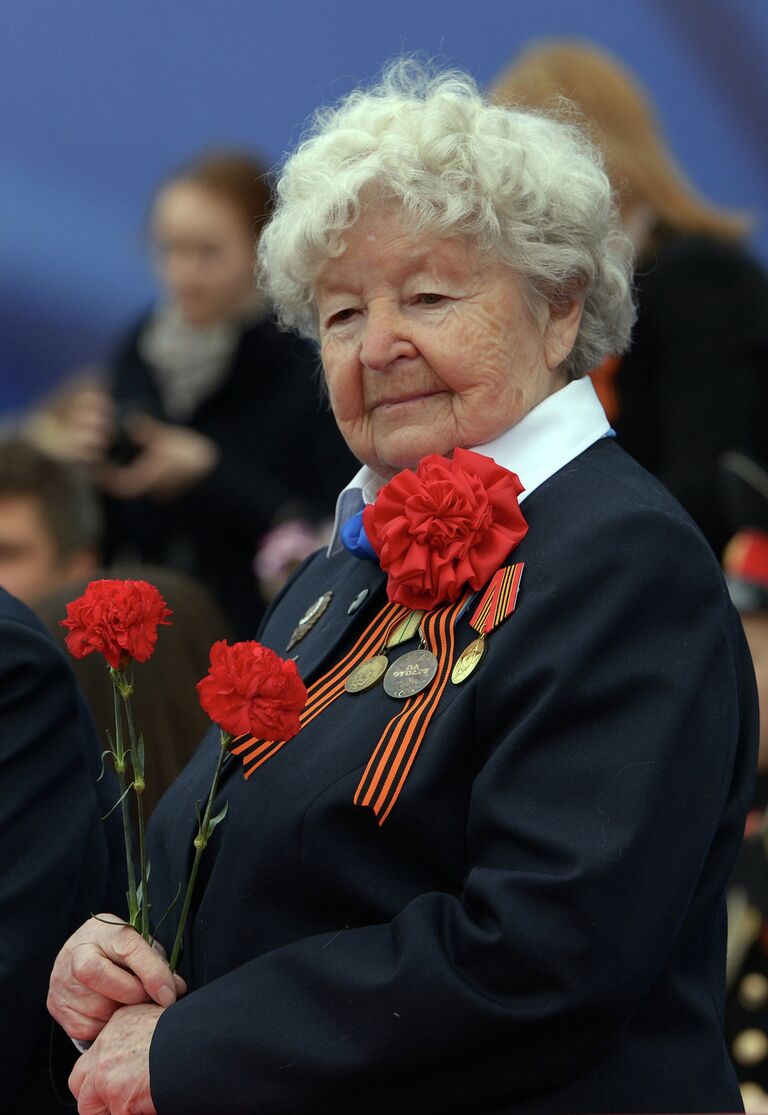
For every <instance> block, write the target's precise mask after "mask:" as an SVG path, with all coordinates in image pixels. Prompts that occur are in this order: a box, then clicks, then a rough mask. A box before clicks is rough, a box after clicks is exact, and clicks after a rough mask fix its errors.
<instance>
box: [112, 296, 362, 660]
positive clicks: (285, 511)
mask: <svg viewBox="0 0 768 1115" xmlns="http://www.w3.org/2000/svg"><path fill="white" fill-rule="evenodd" d="M146 320H147V319H143V320H142V321H141V322H140V324H139V325H138V326H137V328H136V329H135V330H134V331H133V333H132V334H131V335H130V336H129V338H128V339H127V341H126V343H125V345H124V346H123V347H122V349H121V350H120V351H119V353H118V354H117V357H116V359H115V362H114V366H113V370H112V375H113V388H112V390H113V394H114V396H115V399H116V401H117V404H118V409H119V411H120V413H121V414H122V415H129V414H131V413H134V412H139V413H144V414H149V415H151V416H152V417H154V418H159V419H161V420H162V421H164V422H168V421H171V419H170V418H169V416H168V414H167V413H166V412H165V410H164V408H163V402H162V397H161V394H160V391H159V388H158V385H157V382H156V380H155V378H154V376H153V374H152V369H151V367H150V366H149V365H148V364H147V363H146V361H145V360H144V358H143V357H142V355H141V352H140V349H139V339H140V337H141V333H142V330H143V329H144V327H145V325H146ZM318 365H319V360H318V356H317V353H316V352H315V350H314V349H313V348H312V347H311V346H310V345H308V344H306V343H305V342H303V341H301V340H299V339H298V338H297V337H295V336H292V335H289V334H287V333H281V332H280V331H279V330H278V329H277V327H276V326H275V325H274V323H273V322H272V321H270V320H269V319H268V318H264V319H262V320H260V321H258V322H257V323H256V324H254V325H251V326H250V327H249V328H247V329H246V330H244V332H243V334H242V336H241V338H240V343H239V345H238V347H237V349H236V350H235V353H234V355H233V357H232V360H231V365H230V368H229V371H228V373H227V375H226V377H225V378H224V380H223V382H222V383H221V384H220V386H219V387H218V388H217V389H216V390H215V391H214V392H213V393H212V394H211V395H210V396H209V397H208V398H206V399H204V400H203V401H202V402H201V403H200V405H199V406H198V408H197V410H196V411H195V412H194V413H193V414H192V416H191V417H190V418H189V419H187V420H186V421H185V422H184V423H183V425H185V426H187V427H189V428H190V429H192V430H196V431H197V432H198V433H201V434H204V435H205V436H206V437H208V438H210V439H211V441H213V442H214V443H215V444H216V446H217V447H218V449H219V452H220V457H219V461H218V463H217V464H216V466H215V467H214V469H213V470H212V471H211V472H210V473H209V475H208V476H207V477H205V479H204V480H203V481H202V482H201V483H199V484H197V485H196V486H195V487H194V488H192V489H190V490H189V492H187V493H186V494H184V495H182V496H180V497H178V498H176V499H173V500H170V501H168V500H164V501H159V502H158V501H152V500H147V499H136V500H129V501H119V502H118V501H112V503H111V504H110V505H109V516H108V532H107V534H108V537H107V542H108V550H109V554H108V557H109V558H110V559H111V560H120V561H126V560H139V561H144V562H153V563H156V564H159V565H170V566H172V567H173V568H176V569H180V570H181V571H182V572H184V573H188V574H190V575H191V576H193V577H196V578H198V579H199V580H200V581H202V583H203V584H205V585H206V587H207V588H208V589H209V590H210V591H211V592H212V593H213V594H214V596H215V597H216V599H217V600H218V603H219V605H220V606H221V607H222V608H223V609H224V611H225V613H226V614H227V615H228V616H229V618H230V621H231V622H232V624H233V626H234V628H235V631H236V633H237V634H238V635H239V636H240V637H241V638H253V636H254V633H255V631H256V628H257V626H258V622H259V619H260V618H261V615H262V614H263V611H264V603H263V601H262V600H261V599H260V597H259V595H258V590H257V587H256V582H255V577H254V573H253V558H254V554H255V552H256V547H257V544H258V541H259V539H260V538H261V536H262V535H263V534H264V533H265V532H266V531H267V530H269V529H270V527H272V526H274V525H275V521H276V518H277V517H289V516H291V515H306V516H308V517H309V518H312V519H321V518H323V517H325V518H332V517H333V512H334V506H335V501H336V496H337V494H338V492H339V491H340V489H341V488H342V487H343V486H344V485H345V484H346V483H347V481H348V480H349V478H350V477H351V476H352V475H354V473H355V472H356V470H357V468H358V467H359V465H358V464H357V463H356V462H355V460H354V458H353V457H352V454H351V453H350V452H349V450H348V449H347V447H346V445H345V444H344V442H343V440H342V438H341V435H340V434H339V432H338V429H337V427H336V423H335V422H334V420H333V417H332V415H331V413H330V410H329V408H328V405H327V403H326V402H325V401H324V400H323V398H322V392H321V386H320V380H319V372H318Z"/></svg>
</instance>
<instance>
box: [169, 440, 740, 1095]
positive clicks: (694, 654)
mask: <svg viewBox="0 0 768 1115" xmlns="http://www.w3.org/2000/svg"><path fill="white" fill-rule="evenodd" d="M523 509H524V514H525V516H526V519H527V520H528V523H529V526H530V529H529V532H528V534H527V536H526V537H525V539H524V540H523V542H522V543H521V544H520V546H519V547H518V549H517V550H516V551H515V552H514V554H513V555H512V559H513V560H515V561H522V562H524V563H525V570H524V573H523V579H522V584H521V588H520V595H519V600H518V605H517V609H516V611H515V612H514V613H513V615H511V616H510V617H509V618H508V619H507V620H506V622H505V623H504V624H503V625H502V626H501V627H500V628H499V629H498V630H497V631H495V632H494V633H493V634H492V635H491V636H490V639H489V645H488V651H487V655H486V658H485V660H484V661H483V662H482V664H481V665H480V667H479V668H478V669H477V670H476V671H475V673H474V674H473V675H472V676H471V678H470V679H469V680H467V681H466V682H465V683H464V684H463V685H461V686H456V685H453V684H451V683H449V684H448V688H447V689H446V691H445V693H444V695H443V697H442V698H441V702H440V705H439V706H438V710H437V714H436V716H435V718H434V720H433V721H432V724H431V726H430V728H429V731H428V732H427V735H426V738H425V740H424V743H423V744H422V747H421V750H420V751H419V754H418V756H417V758H416V761H415V763H414V765H413V768H412V770H411V772H410V775H409V777H408V780H407V782H406V784H405V788H404V790H403V792H402V794H401V796H400V798H399V800H398V802H397V804H396V805H395V807H394V810H393V811H392V813H391V814H390V816H389V818H388V819H387V821H386V823H385V824H384V825H383V827H379V826H378V825H377V823H376V819H375V817H374V816H373V814H372V812H371V811H370V810H368V809H362V808H358V807H356V806H355V805H354V804H353V800H352V799H353V795H354V792H355V788H356V786H357V784H358V781H359V779H360V777H361V774H362V772H363V770H364V768H365V765H366V763H367V761H368V759H369V757H370V755H371V752H372V751H373V749H374V747H375V745H376V743H377V740H378V739H379V736H380V734H381V732H382V730H383V728H384V725H385V724H386V723H387V722H388V721H389V719H390V718H391V717H392V716H393V715H394V713H396V712H397V711H398V709H400V708H401V707H402V705H400V704H399V703H398V702H396V701H394V700H393V699H391V698H390V697H388V696H387V695H386V694H385V693H384V691H383V689H382V687H381V685H379V686H376V687H374V688H372V689H370V690H368V691H367V692H365V693H360V694H355V695H352V694H344V695H343V696H342V697H340V698H339V699H338V700H337V701H336V702H335V703H334V704H333V705H332V706H331V707H330V708H329V709H328V710H327V711H326V712H325V713H323V714H322V715H320V716H319V717H317V719H315V720H314V721H313V722H312V723H311V724H309V725H308V726H307V727H306V728H305V729H304V730H303V731H302V732H301V733H300V734H299V735H298V736H297V737H296V738H295V739H293V740H291V741H290V742H289V743H288V744H286V745H285V746H284V747H283V748H282V750H280V751H279V752H278V753H277V754H276V755H275V756H274V757H273V758H271V759H270V760H269V761H268V762H267V763H266V764H265V765H264V766H262V767H261V768H260V769H259V770H257V771H256V773H255V774H254V775H253V776H252V777H251V778H250V779H249V780H248V781H246V780H244V779H243V777H242V773H241V770H242V767H241V763H240V760H239V759H237V758H234V757H233V758H232V759H230V760H229V762H228V765H227V767H226V770H225V775H224V780H223V784H222V788H221V792H220V800H219V802H218V803H217V808H218V807H219V806H220V805H221V804H222V803H223V801H224V800H228V802H229V813H228V816H227V818H226V820H225V821H224V823H223V824H221V825H219V827H218V828H217V829H216V831H215V835H214V837H213V840H212V843H211V845H210V846H209V848H208V849H207V852H206V857H205V858H204V859H203V868H202V872H201V877H200V889H199V891H198V898H197V901H196V903H195V909H194V911H193V920H192V927H191V932H189V933H188V935H187V945H186V949H185V953H184V956H183V963H182V972H183V974H184V975H185V976H186V978H187V979H188V980H189V981H190V987H191V991H190V993H189V995H188V996H187V997H186V998H184V999H182V1000H180V1001H179V1002H178V1003H176V1004H175V1005H174V1006H172V1007H171V1008H170V1009H168V1010H167V1011H165V1012H164V1014H163V1015H162V1017H161V1018H160V1021H159V1023H158V1026H157V1029H156V1031H155V1035H154V1039H153V1042H152V1047H151V1052H150V1071H151V1087H152V1095H153V1098H154V1102H155V1104H156V1107H157V1110H158V1113H159V1115H175V1113H176V1112H179V1111H184V1112H185V1115H210V1112H211V1111H215V1110H220V1109H221V1103H222V1097H226V1101H225V1105H226V1109H227V1111H228V1112H229V1113H230V1115H246V1113H248V1115H250V1113H251V1112H255V1111H259V1112H263V1113H264V1115H273V1113H278V1112H279V1113H282V1115H295V1113H296V1112H302V1113H306V1115H310V1113H313V1112H359V1111H365V1112H367V1113H382V1115H383V1113H385V1112H386V1113H391V1112H393V1111H397V1112H401V1113H404V1115H417V1113H418V1115H424V1113H428V1112H431V1113H438V1112H439V1113H442V1115H447V1113H451V1112H454V1113H459V1112H461V1113H467V1112H478V1113H480V1112H482V1113H485V1115H491V1113H493V1115H502V1113H504V1115H512V1113H513V1112H514V1113H525V1115H536V1113H542V1115H543V1113H544V1112H547V1113H552V1112H568V1113H571V1115H573V1113H576V1112H591V1113H593V1115H594V1113H596V1112H617V1111H621V1112H659V1111H675V1112H683V1111H688V1112H694V1111H695V1112H703V1111H735V1110H739V1109H740V1100H739V1092H738V1088H737V1085H736V1080H735V1077H734V1075H733V1070H732V1068H731V1065H730V1062H729V1059H728V1055H727V1052H726V1049H725V1045H724V1042H723V1036H722V1007H723V970H724V952H725V907H724V901H723V890H724V887H725V883H726V880H727V878H728V874H729V872H730V869H731V866H732V864H733V861H734V858H735V855H736V852H737V850H738V847H739V844H740V841H741V834H742V831H743V824H744V815H745V811H746V808H747V806H748V803H749V801H750V798H751V793H752V782H753V771H754V762H755V746H756V700H755V693H754V680H753V677H752V672H751V667H750V663H749V657H748V651H747V649H746V646H745V643H744V640H743V635H742V631H741V628H740V625H739V622H738V617H737V616H736V614H735V612H734V610H733V608H732V607H731V604H730V601H729V599H728V594H727V592H726V589H725V586H724V584H723V581H722V577H721V575H720V570H719V568H718V565H717V562H716V561H715V559H714V556H713V555H712V553H711V551H710V549H709V547H708V546H707V545H706V544H705V542H704V540H703V539H702V537H701V535H700V533H699V531H698V530H697V529H696V528H695V527H694V526H693V524H692V523H691V522H690V520H689V518H688V516H687V515H686V514H685V513H684V512H683V511H682V510H681V509H680V507H679V506H678V504H677V503H676V502H675V501H674V500H673V499H672V498H671V497H670V496H669V494H668V493H667V492H666V491H664V490H663V489H662V488H661V486H660V485H658V484H657V483H656V481H654V480H653V479H652V478H651V477H649V476H648V475H647V474H646V473H645V472H644V471H643V470H642V469H640V468H639V467H638V466H637V465H636V464H635V463H634V462H633V461H632V460H631V459H630V458H629V457H628V456H627V455H626V454H624V453H623V452H622V451H621V449H619V448H618V447H617V445H616V444H615V443H614V442H612V441H611V440H610V439H607V440H606V439H604V440H601V441H599V442H598V443H597V444H595V445H594V446H592V447H591V448H590V449H588V450H587V451H586V452H584V453H583V454H581V455H580V456H579V457H577V458H576V459H575V460H573V461H572V462H571V463H570V464H568V465H567V466H566V467H564V468H563V469H561V470H560V471H559V472H558V473H557V474H556V475H554V476H553V477H551V478H550V479H549V480H548V481H546V482H545V483H544V484H543V485H542V486H541V487H539V488H537V489H536V490H535V491H534V492H533V493H532V494H531V495H530V497H529V498H528V499H527V500H526V501H525V503H524V504H523ZM383 582H384V578H383V575H382V573H381V572H380V570H379V569H378V568H377V567H376V566H375V565H374V564H372V563H370V562H366V561H358V560H357V559H355V558H354V557H352V556H351V555H348V554H346V553H345V554H342V555H339V556H337V557H334V558H331V559H330V560H329V559H328V558H327V557H326V556H325V554H322V553H321V554H318V555H317V556H315V557H314V558H313V559H311V560H310V562H309V564H308V565H307V566H306V567H305V568H304V569H303V571H301V572H300V574H299V575H298V576H297V578H296V579H295V580H294V581H293V582H292V583H291V585H290V586H289V587H288V588H287V590H286V591H285V592H284V593H283V595H282V597H281V598H280V599H279V600H278V601H277V603H276V605H275V607H274V608H273V610H272V611H271V613H270V614H269V616H268V617H267V621H266V625H265V627H264V629H263V632H262V638H263V640H264V641H265V642H266V643H267V644H268V645H269V646H271V647H273V648H274V649H275V650H277V651H278V652H279V653H281V654H285V653H286V646H287V643H288V640H289V637H290V635H291V632H292V631H293V629H294V627H295V626H296V623H297V621H298V620H299V618H300V617H301V616H302V615H303V614H304V613H305V612H306V611H307V609H308V608H309V607H310V605H312V603H313V602H314V601H315V600H316V599H317V598H318V597H319V596H320V594H321V593H323V592H326V591H331V592H333V594H334V595H333V598H332V602H331V606H330V607H329V608H328V610H327V611H326V613H325V614H324V616H323V617H322V618H321V619H320V620H319V621H318V622H317V623H316V624H315V626H314V627H313V628H312V630H311V631H310V632H309V634H308V635H307V636H306V637H305V638H304V639H303V640H302V641H301V642H300V643H299V644H298V645H297V646H296V648H295V650H293V651H291V652H290V653H292V654H293V653H297V654H298V666H299V668H300V669H301V671H302V673H303V675H304V677H305V679H308V680H312V679H313V678H315V677H317V676H319V675H320V674H321V673H322V672H325V671H326V670H327V669H329V668H330V666H331V665H332V664H333V663H335V662H337V661H338V660H339V658H340V657H341V655H342V654H343V653H344V652H345V650H346V649H347V648H348V647H349V646H350V645H351V643H352V642H353V640H354V638H355V637H357V635H358V634H359V633H360V631H361V630H362V628H363V626H364V625H365V624H366V623H367V622H369V621H370V619H371V618H372V616H373V614H375V611H376V610H377V609H378V608H380V607H381V605H382V603H383V602H384V599H385V597H384V592H383ZM364 588H367V589H369V590H370V595H369V597H368V599H367V601H366V604H365V605H364V606H363V607H362V608H360V610H358V611H357V612H355V613H354V614H353V615H351V616H350V615H349V614H348V607H349V605H350V604H351V602H352V601H353V600H355V598H356V597H357V596H358V594H359V593H360V592H361V591H362V589H364ZM470 614H471V613H470ZM472 638H474V632H473V631H472V630H471V629H470V627H469V623H468V617H467V615H465V616H464V617H463V618H462V619H461V620H460V621H459V622H458V624H457V653H458V652H459V651H460V650H461V649H463V647H465V646H466V645H468V643H469V642H470V640H471V639H472ZM405 649H409V648H407V647H406V648H405ZM397 653H399V650H398V652H395V654H397ZM394 656H395V655H394V654H391V655H390V660H391V659H392V658H393V657H394ZM217 747H218V739H217V735H216V734H215V733H214V734H212V735H211V736H209V737H208V738H207V740H206V741H205V742H204V743H203V745H202V746H201V749H200V751H199V752H198V754H197V755H196V756H195V758H194V759H193V760H192V762H191V763H190V765H189V767H188V768H187V769H186V771H185V772H184V773H183V774H182V775H181V776H180V778H179V779H178V781H177V782H176V784H175V786H174V787H173V788H172V789H171V791H170V792H169V793H168V794H167V795H166V797H165V798H164V800H163V801H162V802H161V803H160V805H159V806H158V809H157V811H156V813H155V816H154V818H153V824H152V826H151V830H150V842H151V849H152V863H153V886H154V891H153V894H154V898H155V901H156V903H157V908H158V909H161V908H163V907H164V904H165V900H166V898H170V897H171V896H172V895H173V894H174V893H175V891H176V888H177V885H178V881H179V875H180V874H181V873H182V871H183V870H185V869H186V870H188V865H189V860H190V852H191V850H192V837H193V835H194V830H195V820H194V802H195V800H196V799H199V798H204V797H205V794H206V792H207V788H208V786H209V784H210V778H211V773H212V770H213V766H214V764H215V760H216V751H217ZM184 864H186V865H187V866H186V868H184V866H183V865H184ZM173 932H174V927H173V926H172V925H171V926H164V927H163V930H162V931H161V937H163V939H164V940H166V941H168V940H170V939H172V937H173Z"/></svg>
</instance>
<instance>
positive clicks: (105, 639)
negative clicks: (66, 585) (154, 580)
mask: <svg viewBox="0 0 768 1115" xmlns="http://www.w3.org/2000/svg"><path fill="white" fill-rule="evenodd" d="M172 614H173V613H172V612H171V610H170V608H169V607H168V606H167V605H166V603H165V600H163V598H162V596H161V595H160V593H159V592H158V590H157V589H156V588H155V586H154V585H150V584H149V583H148V582H147V581H117V580H115V581H109V580H104V581H91V583H90V584H89V585H88V587H87V589H86V590H85V592H84V593H83V595H82V596H79V597H78V598H77V600H73V601H72V602H71V603H70V604H67V618H66V619H63V620H62V621H61V624H62V627H67V628H69V633H68V635H67V638H66V643H67V649H68V650H69V653H70V654H71V655H73V656H74V657H75V658H85V656H86V655H87V654H93V653H94V651H97V652H98V653H99V654H103V655H104V657H105V658H106V660H107V662H108V663H109V665H110V666H111V667H112V669H113V670H118V669H122V668H123V667H124V666H127V664H128V663H129V662H130V661H131V660H135V661H136V662H146V661H147V659H148V658H150V657H151V655H152V652H153V651H154V649H155V644H156V642H157V628H158V626H159V624H161V623H162V624H167V623H168V622H169V621H168V618H167V617H168V616H170V615H172Z"/></svg>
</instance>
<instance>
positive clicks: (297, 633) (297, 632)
mask: <svg viewBox="0 0 768 1115" xmlns="http://www.w3.org/2000/svg"><path fill="white" fill-rule="evenodd" d="M332 598H333V593H332V592H324V593H323V595H322V596H318V598H317V600H316V601H315V602H314V604H311V605H310V607H309V608H307V610H306V612H305V613H304V615H303V616H302V617H301V619H300V620H299V622H298V623H297V625H296V627H295V628H294V630H293V634H292V635H291V637H290V639H289V640H288V645H287V646H286V648H285V649H286V650H292V649H293V647H295V646H296V644H297V643H298V642H300V641H301V639H303V638H304V636H305V635H306V634H307V633H308V632H309V631H311V630H312V628H313V627H314V626H315V624H316V623H317V621H318V620H319V619H320V616H321V615H322V614H323V613H324V612H325V610H326V608H327V607H328V605H329V604H330V602H331V600H332Z"/></svg>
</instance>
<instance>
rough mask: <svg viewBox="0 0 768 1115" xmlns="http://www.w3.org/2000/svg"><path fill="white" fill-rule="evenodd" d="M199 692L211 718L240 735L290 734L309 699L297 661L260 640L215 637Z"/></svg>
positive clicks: (284, 737)
mask: <svg viewBox="0 0 768 1115" xmlns="http://www.w3.org/2000/svg"><path fill="white" fill-rule="evenodd" d="M197 692H198V694H199V697H200V704H201V705H202V707H203V709H204V710H205V712H207V714H208V715H209V716H210V718H211V720H213V721H214V723H216V724H218V725H219V727H220V728H221V729H222V730H223V731H225V732H227V733H228V734H229V735H230V736H232V737H233V738H234V739H237V738H238V737H239V736H244V735H252V736H256V737H257V738H258V739H269V740H289V739H291V738H292V737H293V736H295V735H296V733H297V732H298V730H299V728H300V727H301V723H300V720H299V713H300V712H301V711H302V709H303V708H304V705H305V704H306V703H307V691H306V689H305V687H304V682H303V681H302V680H301V678H300V676H299V671H298V670H297V669H296V663H295V662H292V661H286V659H284V658H280V656H279V655H277V654H275V652H274V651H273V650H270V649H269V648H268V647H264V646H262V645H261V643H256V642H244V643H234V644H233V646H228V645H227V643H226V641H225V640H224V639H220V640H219V642H217V643H214V644H213V646H212V647H211V665H210V668H209V670H208V673H207V675H206V676H205V677H204V678H203V680H202V681H199V682H198V683H197Z"/></svg>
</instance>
